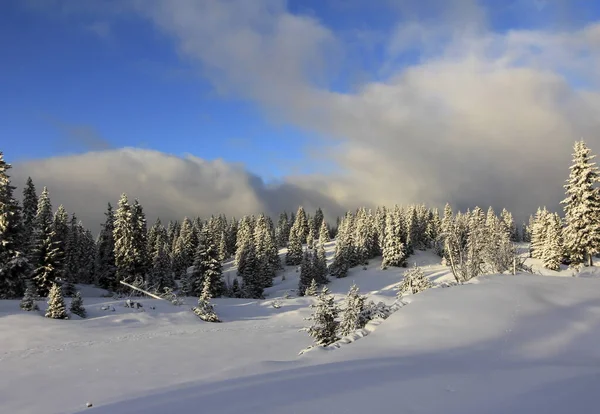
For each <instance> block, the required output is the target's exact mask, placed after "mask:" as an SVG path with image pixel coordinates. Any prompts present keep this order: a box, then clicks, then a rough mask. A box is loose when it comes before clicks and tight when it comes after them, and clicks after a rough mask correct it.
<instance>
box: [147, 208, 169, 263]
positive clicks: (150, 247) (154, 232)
mask: <svg viewBox="0 0 600 414" xmlns="http://www.w3.org/2000/svg"><path fill="white" fill-rule="evenodd" d="M161 233H164V236H165V238H164V239H163V243H166V242H167V230H166V229H165V228H164V226H163V225H162V222H161V220H160V217H158V218H157V219H156V221H154V224H153V225H152V226H151V227H150V230H148V236H147V237H146V245H147V246H146V251H147V253H146V254H147V255H148V257H149V258H150V259H151V260H153V258H154V257H155V256H156V249H157V248H158V246H159V244H158V243H157V242H156V241H157V239H158V238H159V237H161V236H160V234H161ZM161 248H162V245H161ZM166 253H167V254H168V250H167V252H166Z"/></svg>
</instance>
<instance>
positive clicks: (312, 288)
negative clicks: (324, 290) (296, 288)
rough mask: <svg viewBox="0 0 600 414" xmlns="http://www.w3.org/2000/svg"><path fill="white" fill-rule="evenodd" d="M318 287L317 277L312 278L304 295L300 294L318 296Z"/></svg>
mask: <svg viewBox="0 0 600 414" xmlns="http://www.w3.org/2000/svg"><path fill="white" fill-rule="evenodd" d="M318 289H319V285H317V281H316V280H315V279H312V280H311V281H310V285H308V287H307V288H306V290H305V291H304V295H300V296H317V293H318Z"/></svg>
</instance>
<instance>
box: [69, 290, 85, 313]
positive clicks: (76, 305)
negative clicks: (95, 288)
mask: <svg viewBox="0 0 600 414" xmlns="http://www.w3.org/2000/svg"><path fill="white" fill-rule="evenodd" d="M69 311H71V313H73V314H75V315H77V316H79V317H80V318H86V317H87V312H86V310H85V308H84V307H83V298H82V297H81V293H79V291H77V292H75V296H73V299H72V300H71V306H70V307H69Z"/></svg>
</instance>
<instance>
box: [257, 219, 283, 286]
mask: <svg viewBox="0 0 600 414" xmlns="http://www.w3.org/2000/svg"><path fill="white" fill-rule="evenodd" d="M253 244H254V249H255V253H256V260H257V266H258V269H257V271H258V273H259V275H260V276H261V279H262V286H263V287H264V288H267V287H270V286H273V278H274V277H275V275H276V273H277V270H278V268H279V254H278V251H277V246H276V245H275V240H274V237H273V234H272V232H271V229H270V226H269V223H268V220H267V218H266V217H265V215H264V214H261V215H260V216H259V217H258V219H257V220H256V224H255V226H254V235H253Z"/></svg>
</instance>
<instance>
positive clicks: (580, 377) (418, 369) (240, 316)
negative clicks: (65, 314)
mask: <svg viewBox="0 0 600 414" xmlns="http://www.w3.org/2000/svg"><path fill="white" fill-rule="evenodd" d="M328 250H329V251H330V249H328ZM411 260H413V261H415V262H417V264H418V265H419V266H421V267H422V268H423V270H424V272H425V274H426V276H427V277H428V278H429V279H430V280H433V281H435V282H441V281H444V280H446V281H448V280H451V278H452V276H451V275H449V274H448V269H447V268H445V267H443V266H439V265H436V264H433V263H435V260H437V261H438V262H439V258H437V259H435V258H434V257H433V254H430V253H428V252H416V255H415V256H414V257H413V258H412V259H411ZM380 265H381V262H380V260H372V261H371V262H370V264H369V266H368V268H367V270H362V268H355V269H351V270H350V272H349V274H348V277H347V278H345V279H336V280H333V281H332V283H331V284H330V285H328V287H329V288H330V289H331V291H332V292H333V293H335V295H336V300H338V301H339V300H342V299H343V297H344V296H345V294H346V292H347V290H348V288H349V285H351V284H352V283H356V284H357V286H359V287H360V288H361V292H363V293H365V294H368V295H369V297H370V298H369V299H372V300H374V301H376V302H378V301H379V300H384V301H386V303H388V304H391V303H392V302H393V301H394V299H395V298H394V296H395V293H396V290H395V288H396V287H397V286H398V284H399V283H400V281H401V276H402V271H403V270H404V269H398V270H397V271H396V270H395V269H387V270H383V271H382V270H379V267H380ZM475 282H476V283H469V284H466V285H463V286H455V287H451V288H446V289H429V290H427V291H425V292H422V293H420V294H418V295H415V296H411V297H410V299H411V303H410V304H409V305H407V306H404V307H402V308H401V309H399V310H398V311H397V312H395V313H394V314H392V315H391V316H390V317H389V318H388V319H387V320H385V321H383V322H381V323H380V324H379V326H377V329H375V330H373V331H372V332H371V333H370V334H369V335H368V336H366V337H364V338H362V339H361V340H359V341H356V342H354V343H351V344H347V345H346V346H342V347H341V348H339V349H337V350H336V351H335V352H328V351H326V350H324V349H322V348H317V349H314V350H313V351H312V352H309V353H306V354H304V355H302V356H298V355H297V353H298V351H299V350H300V349H303V348H305V347H307V346H308V345H310V343H311V339H310V337H309V336H308V335H306V333H304V332H299V329H300V328H302V327H303V326H305V324H306V321H305V320H304V318H305V317H307V316H309V315H310V308H309V305H310V304H311V303H313V302H314V300H315V298H313V297H301V298H297V297H292V298H291V299H284V298H283V295H284V292H286V291H288V290H290V289H291V288H293V287H295V286H297V283H298V273H296V272H295V270H294V268H293V267H292V268H288V269H287V270H286V278H285V280H283V281H282V280H281V277H278V278H276V280H275V281H274V286H273V287H271V288H269V289H267V290H266V294H267V299H266V300H255V299H214V303H215V305H216V307H217V309H218V312H219V316H220V317H221V318H222V319H223V323H221V324H218V325H215V324H209V323H204V322H202V321H200V320H199V319H198V318H197V317H196V316H195V315H194V314H193V313H192V312H190V311H189V309H186V308H187V307H186V306H173V305H171V304H170V303H167V302H163V301H157V300H152V299H142V300H141V302H142V303H143V304H144V309H145V311H144V312H140V311H135V310H131V309H126V308H124V307H123V306H122V302H123V301H122V300H121V301H115V300H113V299H109V298H99V297H96V298H92V297H90V298H87V297H86V298H85V302H86V308H87V310H88V314H89V315H88V319H77V320H69V321H55V320H51V319H48V318H44V317H42V316H41V315H40V314H38V313H36V312H22V311H20V310H19V302H18V301H1V302H0V332H10V333H11V334H10V335H0V370H1V372H2V375H1V376H0V408H1V409H0V411H1V412H10V413H13V414H17V413H42V412H43V413H48V414H52V413H94V414H97V413H111V414H133V413H140V414H141V413H143V414H164V413H181V414H185V413H197V412H199V411H201V412H207V413H213V412H214V413H222V414H226V413H231V414H233V413H244V414H251V413H256V414H258V413H261V414H263V413H264V414H270V413H273V414H285V413H290V414H291V413H293V414H303V413H337V412H343V413H349V414H353V413H360V414H364V412H390V413H392V412H394V413H396V412H402V413H432V414H433V413H436V414H437V413H444V414H453V413H456V414H468V413H473V414H480V413H492V414H505V413H511V414H531V413H533V412H541V413H545V414H547V413H550V414H552V413H561V414H562V413H565V412H573V413H579V412H585V413H587V412H595V411H596V407H597V405H598V404H597V398H596V394H597V390H598V387H599V386H600V364H599V362H600V347H598V344H599V343H600V330H598V324H599V323H600V297H599V296H598V293H597V292H599V291H600V280H599V279H596V278H572V277H547V276H539V275H517V276H512V275H496V276H489V277H481V278H478V279H477V280H476V281H475ZM69 300H70V299H67V303H69V302H68V301H69ZM186 300H187V301H188V302H187V303H188V304H191V303H193V302H194V301H195V299H194V298H187V299H186ZM274 300H280V301H281V304H282V306H281V308H279V309H275V308H273V307H272V303H273V301H274ZM39 304H40V307H41V308H42V311H41V312H40V313H41V314H43V311H44V309H45V306H46V305H45V303H43V302H41V303H39ZM104 305H110V306H113V307H114V308H115V311H114V312H112V311H110V310H108V311H104V310H101V308H102V306H104ZM150 305H153V306H155V307H156V308H155V309H151V307H150ZM32 389H33V390H35V392H34V393H32V392H31V390H32ZM88 401H89V402H91V403H92V404H93V407H92V408H86V406H85V404H86V403H87V402H88Z"/></svg>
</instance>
